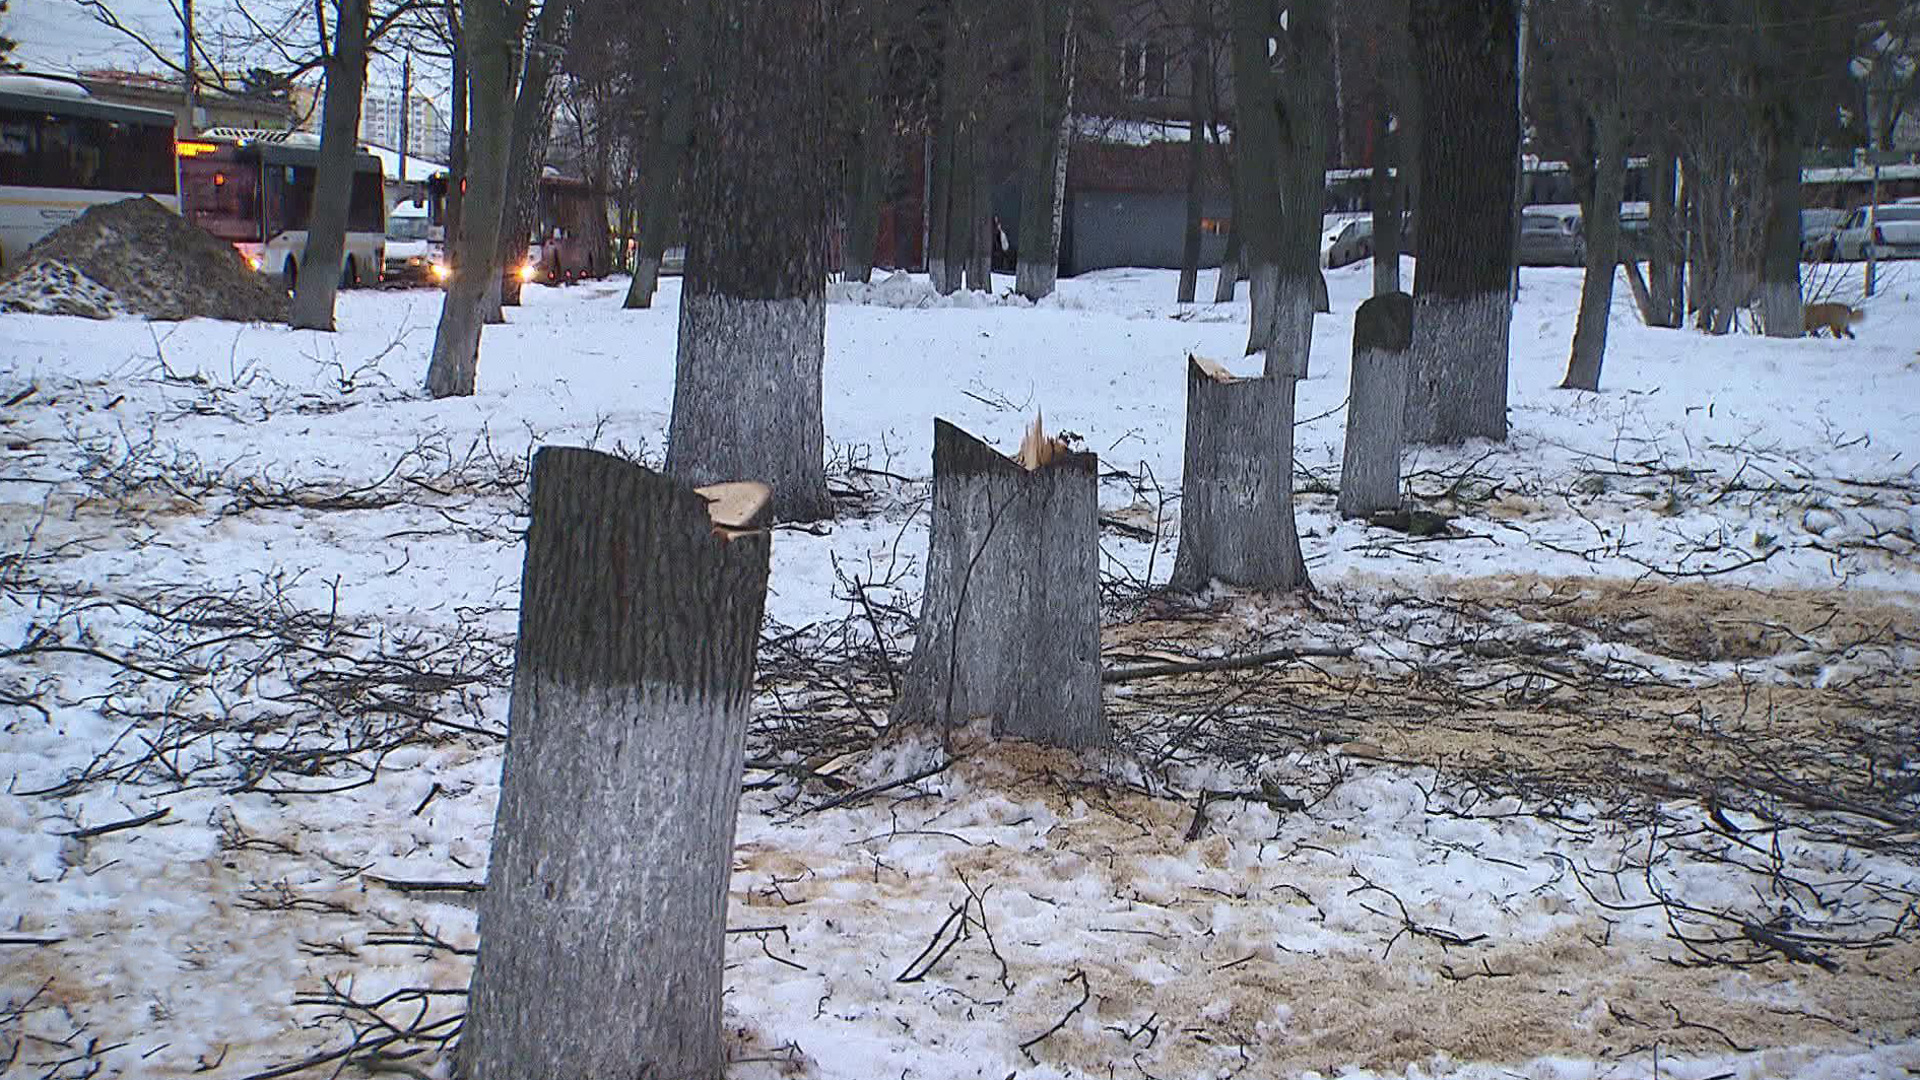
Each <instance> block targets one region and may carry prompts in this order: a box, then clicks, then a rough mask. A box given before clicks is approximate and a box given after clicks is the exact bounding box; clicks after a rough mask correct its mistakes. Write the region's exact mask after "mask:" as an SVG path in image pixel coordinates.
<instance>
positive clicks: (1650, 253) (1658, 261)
mask: <svg viewBox="0 0 1920 1080" xmlns="http://www.w3.org/2000/svg"><path fill="white" fill-rule="evenodd" d="M1678 172H1679V163H1678V161H1677V160H1676V159H1675V157H1674V155H1673V152H1672V151H1671V150H1668V149H1665V148H1664V147H1656V148H1655V149H1654V151H1653V153H1652V154H1650V155H1649V160H1648V163H1647V178H1648V180H1649V181H1650V182H1651V183H1652V185H1653V190H1652V192H1651V193H1650V194H1651V195H1652V198H1651V199H1649V200H1648V205H1647V218H1648V221H1647V294H1648V308H1649V312H1650V313H1649V315H1648V317H1647V325H1648V326H1664V327H1667V328H1670V329H1678V328H1679V327H1680V325H1681V323H1682V322H1684V321H1685V319H1686V310H1685V298H1684V294H1683V290H1682V287H1681V286H1682V284H1683V282H1682V277H1683V273H1682V270H1683V268H1684V267H1685V265H1686V249H1687V242H1686V235H1687V228H1686V223H1685V222H1684V221H1683V220H1682V219H1681V215H1680V206H1679V200H1678V199H1676V198H1675V197H1674V196H1675V183H1676V181H1677V180H1678Z"/></svg>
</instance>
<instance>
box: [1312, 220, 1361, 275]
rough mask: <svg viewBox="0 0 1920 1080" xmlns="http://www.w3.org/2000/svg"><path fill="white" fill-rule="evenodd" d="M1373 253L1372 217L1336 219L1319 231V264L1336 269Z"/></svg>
mask: <svg viewBox="0 0 1920 1080" xmlns="http://www.w3.org/2000/svg"><path fill="white" fill-rule="evenodd" d="M1372 254H1373V218H1371V217H1357V218H1350V219H1348V220H1346V221H1336V222H1333V223H1332V224H1330V225H1328V226H1327V227H1326V229H1325V230H1324V231H1322V232H1321V233H1320V265H1321V266H1324V267H1326V268H1327V269H1329V270H1333V269H1338V268H1339V267H1342V266H1347V265H1349V264H1351V263H1357V262H1359V261H1360V260H1361V259H1364V258H1366V257H1368V256H1369V255H1372Z"/></svg>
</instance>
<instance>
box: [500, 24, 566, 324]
mask: <svg viewBox="0 0 1920 1080" xmlns="http://www.w3.org/2000/svg"><path fill="white" fill-rule="evenodd" d="M571 8H572V4H571V3H570V0H544V2H543V3H541V5H540V13H539V14H538V15H536V16H534V19H533V35H532V38H531V40H529V41H528V42H527V47H526V56H525V58H524V59H523V60H522V61H521V64H520V88H519V89H518V90H517V91H515V92H514V96H513V142H512V145H511V148H510V149H509V150H508V151H507V189H506V195H505V204H504V205H503V206H502V207H501V209H500V214H501V217H500V244H499V253H498V254H497V255H496V258H497V259H498V260H499V266H500V267H501V269H502V271H503V272H502V273H501V275H500V276H498V277H496V278H494V279H493V281H492V282H490V283H489V301H490V302H489V303H488V304H487V305H486V306H487V312H486V321H487V322H490V323H497V322H501V321H503V319H502V318H501V314H500V307H501V306H502V305H506V306H518V305H519V303H520V284H521V281H520V275H519V274H517V273H513V272H512V271H513V269H514V264H515V263H517V262H518V261H519V260H520V259H521V258H523V257H524V256H525V255H526V252H527V235H528V233H529V232H531V231H532V229H533V225H534V220H533V218H534V211H535V209H536V203H537V202H538V199H539V194H540V177H541V174H542V172H543V170H544V167H545V166H546V162H547V140H548V139H549V138H550V137H551V136H552V134H553V108H554V103H555V97H556V95H555V93H554V89H555V87H554V73H555V71H556V69H557V68H558V67H559V64H560V57H561V55H562V53H564V52H565V50H566V47H567V41H566V37H567V29H568V16H569V12H570V10H571ZM494 289H498V290H499V292H498V295H497V296H495V295H493V293H492V290H494Z"/></svg>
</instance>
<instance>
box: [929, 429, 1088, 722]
mask: <svg viewBox="0 0 1920 1080" xmlns="http://www.w3.org/2000/svg"><path fill="white" fill-rule="evenodd" d="M1021 456H1022V458H1023V459H1025V460H1027V461H1029V462H1031V467H1028V466H1027V465H1023V464H1021V463H1020V462H1016V461H1013V460H1011V459H1009V458H1007V457H1005V456H1003V455H1002V454H1000V453H998V452H996V451H995V450H994V449H993V448H992V447H990V446H988V445H987V444H985V443H983V442H981V441H980V440H978V439H976V438H974V437H973V436H971V435H968V434H967V433H966V432H964V431H961V430H960V429H959V428H957V427H954V426H953V425H952V424H949V423H947V422H946V421H944V420H935V421H934V422H933V529H932V537H931V539H930V541H929V544H928V552H927V585H926V591H925V593H924V594H923V595H922V598H921V607H920V626H919V633H918V636H917V638H916V640H915V643H914V648H913V659H912V660H911V661H909V663H908V666H907V676H906V679H905V680H904V682H903V684H902V686H901V689H900V698H899V700H898V701H897V702H896V703H895V705H894V708H893V721H894V722H895V723H900V724H935V725H939V726H941V727H943V728H950V727H957V726H959V725H961V724H964V723H966V722H967V721H968V720H970V719H972V718H974V717H978V716H991V717H992V718H993V733H994V735H995V736H1013V737H1015V738H1021V739H1028V740H1031V741H1033V742H1038V743H1046V744H1048V745H1052V746H1062V747H1067V748H1070V749H1085V748H1088V747H1096V746H1104V745H1106V744H1107V742H1108V741H1109V739H1110V737H1111V736H1110V732H1109V730H1108V728H1107V719H1106V714H1105V712H1104V711H1102V708H1101V702H1100V563H1099V560H1100V499H1099V474H1100V468H1099V464H1100V463H1099V458H1097V457H1096V456H1095V455H1093V454H1090V453H1072V452H1069V451H1067V450H1066V448H1065V447H1063V446H1061V445H1060V444H1059V443H1058V442H1055V441H1052V440H1047V439H1045V438H1044V437H1042V436H1040V435H1039V433H1038V432H1037V431H1032V432H1029V433H1028V437H1027V441H1026V443H1025V444H1024V446H1023V453H1022V455H1021Z"/></svg>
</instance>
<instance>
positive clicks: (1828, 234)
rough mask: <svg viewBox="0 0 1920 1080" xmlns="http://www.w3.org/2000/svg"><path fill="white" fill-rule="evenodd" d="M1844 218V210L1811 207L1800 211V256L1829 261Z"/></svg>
mask: <svg viewBox="0 0 1920 1080" xmlns="http://www.w3.org/2000/svg"><path fill="white" fill-rule="evenodd" d="M1846 220H1847V212H1846V211H1845V210H1832V209H1828V208H1826V207H1813V208H1811V209H1807V210H1802V211H1800V257H1801V258H1802V259H1804V260H1806V261H1808V262H1829V261H1831V260H1832V259H1833V256H1834V250H1835V241H1836V239H1837V238H1838V237H1839V235H1840V229H1841V227H1842V226H1843V225H1845V224H1846Z"/></svg>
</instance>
